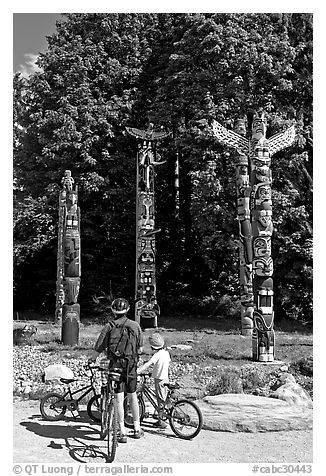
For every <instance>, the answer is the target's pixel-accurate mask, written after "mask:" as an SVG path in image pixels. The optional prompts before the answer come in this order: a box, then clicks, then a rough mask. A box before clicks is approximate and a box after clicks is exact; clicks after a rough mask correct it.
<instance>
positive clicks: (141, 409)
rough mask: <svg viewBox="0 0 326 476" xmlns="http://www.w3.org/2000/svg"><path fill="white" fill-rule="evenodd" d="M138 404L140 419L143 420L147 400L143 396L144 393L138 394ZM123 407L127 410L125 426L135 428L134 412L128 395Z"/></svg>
mask: <svg viewBox="0 0 326 476" xmlns="http://www.w3.org/2000/svg"><path fill="white" fill-rule="evenodd" d="M137 398H138V406H139V421H143V419H144V416H145V402H144V399H143V397H142V395H140V394H139V395H138V396H137ZM123 407H124V411H125V426H126V427H127V428H133V427H134V421H133V418H132V413H131V409H130V405H129V399H128V396H127V395H126V396H125V399H124V401H123Z"/></svg>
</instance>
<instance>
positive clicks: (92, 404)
mask: <svg viewBox="0 0 326 476" xmlns="http://www.w3.org/2000/svg"><path fill="white" fill-rule="evenodd" d="M85 368H86V369H87V370H89V371H90V372H91V376H90V384H88V385H85V386H83V387H81V388H78V389H77V390H74V391H72V390H71V388H70V384H71V383H72V382H76V379H65V378H61V379H60V382H61V383H63V384H66V385H67V387H68V388H67V391H66V392H65V393H63V394H60V393H56V392H50V393H48V394H46V395H45V396H44V397H43V398H42V399H41V402H40V412H41V415H42V417H43V418H44V419H45V420H48V421H58V420H61V419H62V418H63V417H64V415H65V413H66V411H67V410H70V412H71V414H72V416H73V417H74V419H76V416H75V414H74V412H75V411H78V404H79V402H80V401H81V400H82V399H83V398H84V397H86V395H88V394H89V393H91V392H93V394H94V395H93V397H92V398H91V399H90V400H89V402H88V404H87V414H88V416H89V417H90V418H91V419H92V420H93V421H99V420H98V417H97V414H96V412H97V411H98V409H99V405H100V401H99V397H100V396H99V395H98V394H97V393H96V389H95V387H94V379H95V373H94V371H95V370H101V368H100V367H97V366H90V365H85ZM80 392H83V393H82V394H81V395H80V396H79V397H78V398H74V396H75V395H76V394H78V393H80Z"/></svg>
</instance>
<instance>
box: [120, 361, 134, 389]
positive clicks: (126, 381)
mask: <svg viewBox="0 0 326 476" xmlns="http://www.w3.org/2000/svg"><path fill="white" fill-rule="evenodd" d="M136 387H137V362H135V363H133V364H132V365H130V366H129V369H128V375H127V368H124V369H123V371H122V374H121V381H120V382H117V385H116V388H115V393H121V392H127V393H134V392H135V391H136Z"/></svg>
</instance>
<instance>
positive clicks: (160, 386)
mask: <svg viewBox="0 0 326 476" xmlns="http://www.w3.org/2000/svg"><path fill="white" fill-rule="evenodd" d="M165 383H169V381H168V380H165V379H159V378H154V384H155V393H156V398H157V401H158V403H161V404H163V403H164V402H165V400H166V397H167V394H168V388H167V387H165V386H164V384H165Z"/></svg>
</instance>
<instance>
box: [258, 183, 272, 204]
mask: <svg viewBox="0 0 326 476" xmlns="http://www.w3.org/2000/svg"><path fill="white" fill-rule="evenodd" d="M256 188H257V191H256V194H255V201H256V204H257V205H258V204H260V203H261V202H263V201H265V200H268V201H271V199H272V188H271V186H270V184H264V183H262V184H258V185H257V186H256Z"/></svg>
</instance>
